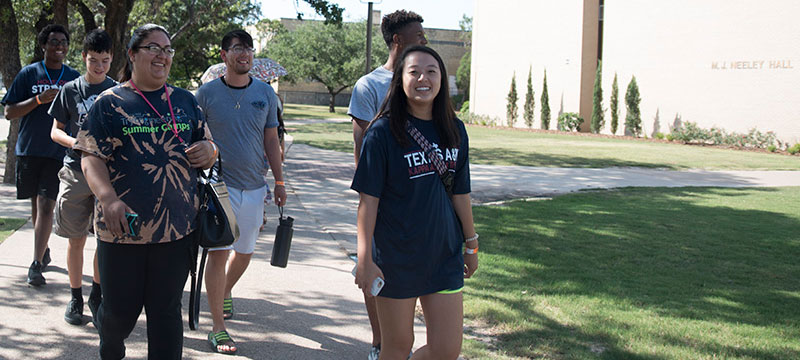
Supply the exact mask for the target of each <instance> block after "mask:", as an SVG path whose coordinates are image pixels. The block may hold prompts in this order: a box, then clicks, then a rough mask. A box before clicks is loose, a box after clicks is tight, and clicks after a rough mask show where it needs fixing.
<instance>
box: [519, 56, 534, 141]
mask: <svg viewBox="0 0 800 360" xmlns="http://www.w3.org/2000/svg"><path fill="white" fill-rule="evenodd" d="M533 95H534V92H533V83H532V82H531V68H528V90H527V92H526V93H525V106H524V107H523V109H522V118H523V119H524V120H525V126H527V127H529V128H532V127H533V110H534V108H535V107H536V100H535V99H534V98H533Z"/></svg>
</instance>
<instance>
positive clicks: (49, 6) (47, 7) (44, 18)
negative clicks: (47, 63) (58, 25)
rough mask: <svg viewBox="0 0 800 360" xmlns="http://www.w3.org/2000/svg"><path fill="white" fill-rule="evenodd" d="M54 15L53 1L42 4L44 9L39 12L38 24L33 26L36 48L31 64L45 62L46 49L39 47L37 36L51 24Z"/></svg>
mask: <svg viewBox="0 0 800 360" xmlns="http://www.w3.org/2000/svg"><path fill="white" fill-rule="evenodd" d="M52 13H53V1H48V2H46V3H44V4H42V9H41V10H40V11H39V19H37V20H36V23H35V24H34V25H33V27H34V31H35V32H34V33H33V37H34V41H35V42H36V46H35V47H34V48H33V59H31V62H30V63H31V64H33V63H35V62H37V61H42V60H44V49H42V46H41V45H39V40H38V39H36V36H37V35H38V34H39V32H40V31H42V29H44V27H45V26H47V25H49V24H50V20H49V17H50V14H52Z"/></svg>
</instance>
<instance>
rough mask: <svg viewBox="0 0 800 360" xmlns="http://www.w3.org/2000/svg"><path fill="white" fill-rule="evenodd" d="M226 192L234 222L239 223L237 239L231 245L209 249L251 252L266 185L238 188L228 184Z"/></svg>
mask: <svg viewBox="0 0 800 360" xmlns="http://www.w3.org/2000/svg"><path fill="white" fill-rule="evenodd" d="M228 194H229V195H230V200H231V207H233V213H234V215H236V223H237V224H238V225H239V239H238V240H236V242H234V243H233V245H231V246H226V247H221V248H214V249H209V251H215V250H231V249H233V250H234V251H236V252H237V253H240V254H252V253H253V251H254V250H255V248H256V239H258V229H259V228H260V227H261V223H262V222H263V221H264V196H266V194H267V187H266V186H262V187H260V188H258V189H254V190H239V189H235V188H232V187H230V186H228Z"/></svg>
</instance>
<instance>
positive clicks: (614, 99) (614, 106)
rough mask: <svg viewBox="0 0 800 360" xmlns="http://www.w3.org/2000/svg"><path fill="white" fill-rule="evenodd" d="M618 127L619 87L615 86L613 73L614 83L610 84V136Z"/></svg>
mask: <svg viewBox="0 0 800 360" xmlns="http://www.w3.org/2000/svg"><path fill="white" fill-rule="evenodd" d="M617 126H619V86H617V73H614V83H612V84H611V134H616V133H617Z"/></svg>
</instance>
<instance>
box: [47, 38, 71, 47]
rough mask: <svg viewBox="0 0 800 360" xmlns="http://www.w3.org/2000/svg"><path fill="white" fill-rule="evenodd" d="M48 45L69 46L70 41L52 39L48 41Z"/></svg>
mask: <svg viewBox="0 0 800 360" xmlns="http://www.w3.org/2000/svg"><path fill="white" fill-rule="evenodd" d="M47 45H50V46H59V45H62V46H69V40H67V39H64V40H58V39H50V40H47Z"/></svg>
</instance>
